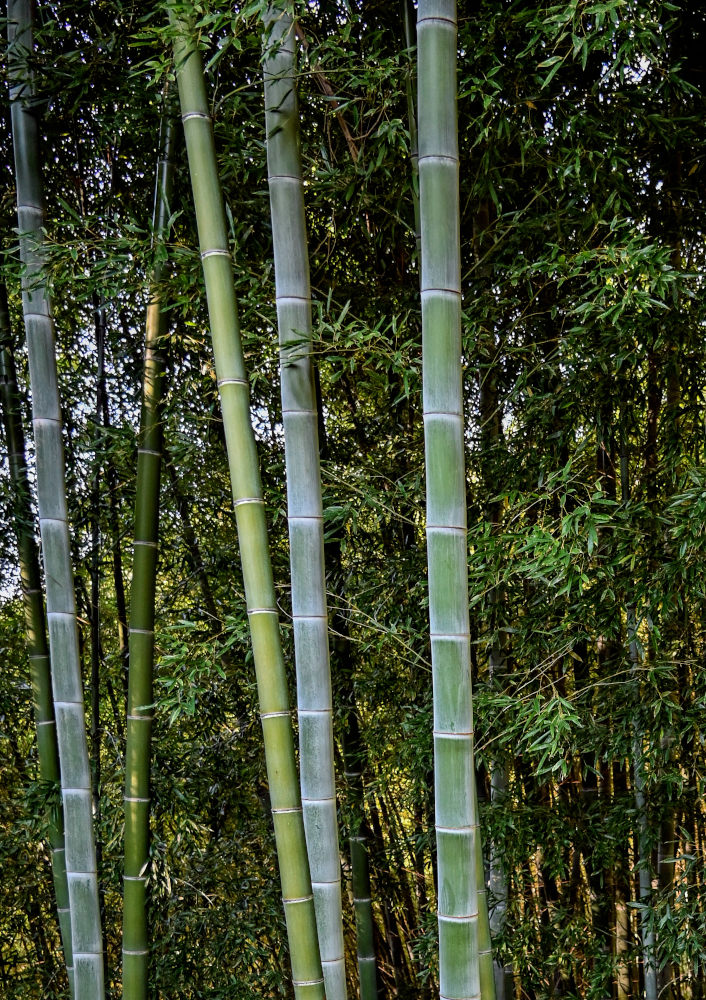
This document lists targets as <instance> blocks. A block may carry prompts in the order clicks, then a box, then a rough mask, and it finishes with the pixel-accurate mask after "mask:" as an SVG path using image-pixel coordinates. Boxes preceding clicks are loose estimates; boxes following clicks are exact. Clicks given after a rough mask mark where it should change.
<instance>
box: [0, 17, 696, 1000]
mask: <svg viewBox="0 0 706 1000" xmlns="http://www.w3.org/2000/svg"><path fill="white" fill-rule="evenodd" d="M261 6H262V5H261V4H258V3H254V4H242V5H240V7H239V9H238V10H237V11H236V12H235V13H234V12H232V11H231V10H229V9H228V8H223V7H218V6H212V5H211V4H210V3H209V2H204V3H199V4H196V5H194V8H195V11H196V17H197V26H198V32H199V38H200V44H201V47H202V49H203V54H204V57H205V62H206V64H207V66H208V72H209V79H210V83H211V94H212V96H213V117H214V124H215V132H216V144H217V149H218V154H219V166H220V175H221V181H222V184H223V188H224V194H225V198H226V207H227V215H228V219H229V225H230V235H231V239H232V249H233V254H234V260H235V277H236V284H237V290H238V295H239V301H240V307H241V326H242V331H243V337H244V343H245V349H246V354H247V361H248V365H249V369H250V371H251V374H252V385H251V391H252V418H253V422H254V425H255V429H256V434H257V438H258V443H259V448H260V458H261V466H262V474H263V483H264V488H265V498H266V507H267V512H268V519H269V524H270V531H271V547H272V558H273V563H274V571H275V581H276V584H277V587H278V598H279V603H280V608H281V613H282V614H281V618H282V632H283V637H284V641H285V646H286V649H287V650H288V651H289V652H290V653H291V647H292V642H291V607H290V597H289V591H288V576H289V563H288V548H287V526H286V515H285V508H286V501H285V482H284V458H283V450H282V427H281V425H282V421H281V413H280V402H279V398H280V397H279V386H278V375H277V344H276V340H277V337H276V322H275V309H274V283H273V277H272V248H271V233H270V220H269V203H268V197H267V168H266V158H265V135H264V103H263V93H262V71H261V47H262V39H261V33H260V20H259V16H260V13H261V9H260V8H261ZM298 7H299V10H298V13H299V36H300V41H301V50H300V68H301V79H300V100H301V108H302V119H301V129H302V156H303V162H304V177H305V196H306V201H307V222H308V227H309V252H310V257H311V269H312V289H313V294H314V342H315V356H316V362H317V388H318V390H319V393H320V404H321V405H320V410H321V432H322V433H321V458H322V471H323V484H324V510H325V529H326V558H327V573H328V592H329V594H328V596H329V609H330V614H331V622H332V626H333V642H332V669H333V676H334V711H335V737H336V753H337V764H338V778H339V803H340V822H341V829H342V836H341V844H342V847H343V859H342V864H343V874H344V886H345V885H346V879H350V858H349V855H348V845H347V835H348V834H349V833H350V832H351V831H353V833H355V832H356V831H357V830H359V829H360V828H361V825H362V826H363V827H364V828H365V829H366V831H367V835H368V844H369V848H370V866H371V878H372V898H373V912H374V917H375V948H376V953H377V956H378V968H379V978H380V990H381V993H382V995H384V996H396V997H400V998H413V997H414V998H416V997H427V996H431V995H432V994H433V993H434V991H435V990H436V989H437V974H438V970H437V959H436V933H437V932H436V921H435V917H434V913H435V893H436V885H435V848H434V842H433V835H432V833H431V832H430V831H432V830H433V811H434V803H433V777H432V720H431V674H430V659H429V641H428V635H427V631H428V622H427V593H426V560H425V548H424V495H423V491H424V482H423V442H422V417H421V398H420V395H421V375H420V370H421V332H420V331H421V324H420V315H419V270H418V257H417V248H416V241H415V211H414V197H413V194H414V187H415V183H416V182H415V179H414V173H413V168H412V161H411V156H410V153H411V148H410V128H409V122H410V112H412V113H413V111H414V107H413V103H414V102H413V101H412V104H411V105H410V102H409V94H410V93H411V94H412V95H413V94H414V85H413V79H412V78H413V74H414V52H413V51H412V50H411V49H410V48H409V47H408V45H407V41H406V39H405V31H404V16H403V14H404V5H397V4H391V3H385V2H378V0H368V2H361V3H348V2H343V0H341V2H338V3H328V4H317V3H313V2H310V3H301V4H299V5H298ZM38 14H39V31H38V32H37V39H36V43H37V65H36V67H35V72H36V75H37V83H38V87H39V91H40V93H41V95H42V98H41V100H40V101H39V102H38V106H37V114H38V115H41V122H42V129H43V135H44V164H43V168H44V177H45V189H46V197H47V236H48V241H49V254H50V280H51V283H52V290H53V297H54V311H55V315H56V324H57V332H58V338H59V348H60V370H59V375H60V388H61V393H62V401H63V410H64V421H65V440H66V454H67V476H68V483H69V498H70V517H71V523H72V529H73V546H74V565H75V567H76V590H77V600H78V605H79V614H80V623H81V638H82V651H83V657H84V666H85V676H86V679H87V683H88V692H89V693H88V696H87V704H88V705H89V707H91V706H92V709H91V711H92V718H90V719H89V729H90V736H91V739H90V748H91V753H92V759H93V774H94V781H95V788H96V794H97V801H98V803H99V808H98V809H97V811H96V820H97V829H98V836H99V847H100V852H99V856H100V875H101V884H102V891H103V905H104V916H105V919H104V925H105V943H106V956H107V969H108V977H107V981H108V983H109V984H110V995H111V996H119V995H120V985H119V982H120V976H119V972H120V970H119V966H120V927H121V924H120V911H121V876H122V844H121V826H122V822H123V819H122V817H123V812H122V794H123V764H124V738H125V721H124V697H125V648H126V647H125V643H126V631H125V629H126V621H127V619H126V608H125V599H126V598H125V596H124V594H125V593H126V594H127V600H128V601H129V589H130V587H129V585H130V570H131V566H130V558H131V555H130V553H131V548H130V542H131V538H132V531H133V528H132V516H133V510H134V484H135V468H136V465H135V461H136V460H135V433H136V425H137V420H138V416H139V414H138V410H139V392H140V379H141V367H142V339H143V332H142V331H143V329H144V313H145V306H146V301H147V288H148V283H149V278H150V274H151V273H152V269H153V264H154V258H155V254H157V255H160V257H161V258H162V259H163V260H164V262H165V274H166V277H165V279H164V282H163V290H162V298H163V302H164V303H165V307H166V308H167V309H168V316H169V337H168V344H167V350H168V362H167V369H168V374H167V385H166V400H165V404H164V434H165V450H166V470H165V472H164V475H163V488H162V515H161V522H160V532H161V546H160V562H159V586H158V607H157V623H158V624H157V628H158V637H157V647H158V677H157V698H156V708H157V710H156V719H155V726H154V731H153V738H154V762H153V773H152V782H153V797H154V802H155V806H154V813H153V822H152V830H153V841H152V854H151V870H150V887H151V921H150V924H151V933H152V941H153V963H152V975H153V981H154V989H155V996H159V997H165V998H166V997H173V996H180V997H185V998H189V1000H191V998H193V1000H196V998H201V997H204V998H205V997H209V998H218V997H223V998H226V997H228V998H236V1000H247V998H251V997H252V998H255V997H263V996H265V997H277V996H289V995H290V989H291V988H290V986H289V985H288V978H287V977H288V966H287V957H286V946H285V944H284V941H285V936H284V922H283V917H282V914H281V903H280V900H279V886H278V882H277V874H276V867H275V860H274V850H273V844H272V834H271V829H270V818H269V808H268V802H267V784H266V778H265V770H264V761H263V756H262V749H261V733H260V726H259V722H258V718H257V703H256V696H255V688H254V675H253V671H252V658H251V653H250V650H249V640H248V634H247V621H246V616H245V606H244V601H243V594H242V582H241V576H240V572H239V568H238V567H239V556H238V542H237V538H236V537H235V532H234V523H233V518H232V511H231V503H230V496H229V486H228V474H227V468H226V464H225V456H224V447H223V432H222V425H221V418H220V413H219V408H218V404H217V393H216V386H215V376H214V372H213V362H212V357H211V351H210V346H209V343H208V339H207V332H206V331H207V321H206V313H205V302H204V295H203V287H202V279H201V270H200V265H199V259H198V252H197V245H198V244H197V239H196V235H195V223H194V218H193V213H192V208H191V196H190V192H189V187H188V175H187V172H186V168H185V155H184V151H183V148H182V147H181V146H179V148H178V152H177V169H176V176H175V191H174V195H173V198H172V206H171V209H172V213H171V219H170V232H169V237H168V240H167V241H166V243H165V244H164V245H161V244H157V245H156V248H155V249H153V248H152V247H151V242H150V228H151V227H150V218H151V212H152V201H153V187H154V172H155V166H156V157H157V143H158V131H159V116H160V110H161V107H162V94H163V90H164V88H165V85H166V84H168V83H171V79H172V74H173V69H172V66H171V61H170V53H171V41H172V38H171V33H170V29H169V27H168V18H167V14H166V11H165V10H164V9H162V8H161V7H159V6H158V7H156V8H155V9H151V10H148V11H147V12H146V11H145V8H144V6H143V5H137V4H131V3H127V2H125V3H121V2H120V0H100V2H95V0H94V2H93V3H91V4H87V3H84V2H83V0H73V2H71V3H62V4H51V3H46V4H44V3H43V4H40V5H39V8H38ZM459 18H460V21H459V47H460V48H459V51H460V56H459V103H458V113H459V139H460V148H461V210H462V218H461V226H462V228H461V234H462V255H463V256H462V264H463V267H462V273H463V293H464V363H465V383H464V385H465V392H466V420H467V427H466V436H467V467H468V475H467V493H468V520H469V550H468V552H469V580H470V593H471V600H470V605H471V630H472V639H473V646H472V649H473V666H474V678H475V686H476V724H475V726H476V734H477V735H476V741H477V752H478V757H479V760H478V768H479V770H478V777H479V789H480V794H481V796H482V799H483V802H482V807H483V808H482V819H483V824H484V835H485V843H486V847H487V848H488V850H487V853H488V859H489V860H488V867H489V877H490V883H491V885H490V888H491V907H492V906H493V904H495V919H494V928H495V932H496V937H495V947H496V951H497V954H498V956H499V959H500V961H501V962H502V964H503V965H505V966H506V968H507V969H508V975H509V976H511V977H512V982H513V988H514V995H515V996H516V997H518V998H519V997H522V998H536V1000H540V998H545V997H554V996H564V997H571V998H578V997H581V998H604V997H606V996H610V995H612V996H614V997H616V998H623V997H637V996H640V995H642V993H641V991H642V989H643V987H642V985H641V983H642V976H643V972H642V968H643V954H642V950H641V944H640V935H641V934H643V935H644V934H645V933H646V931H647V930H648V929H652V930H654V932H655V938H656V949H657V953H656V954H657V966H658V979H659V985H660V990H661V993H660V996H661V997H665V998H671V1000H697V998H701V997H703V996H704V995H706V966H705V963H706V896H705V894H704V884H705V882H706V879H705V874H706V873H705V855H704V851H705V850H706V814H705V813H704V805H703V803H704V788H705V782H706V759H705V757H704V745H703V739H704V722H703V720H704V711H705V709H706V682H705V681H704V677H705V676H706V675H705V673H704V671H703V669H701V665H703V660H704V655H705V654H706V646H705V643H706V633H705V629H706V604H705V602H706V589H705V588H706V576H705V574H704V568H703V566H704V554H705V550H706V541H705V539H706V535H705V534H704V523H705V518H706V455H705V454H704V443H703V432H704V424H705V416H706V414H705V411H704V382H705V381H706V355H705V347H704V337H703V332H704V319H705V307H704V295H703V273H704V263H705V261H704V251H703V246H704V230H705V228H706V225H705V224H706V218H705V217H704V198H703V191H704V170H705V169H706V168H705V167H704V156H705V155H706V131H705V128H706V126H705V124H704V122H705V121H706V116H705V114H704V112H705V110H706V107H705V101H704V97H705V91H704V80H703V50H704V47H705V46H706V21H705V19H704V15H703V13H701V12H700V11H698V10H697V11H694V10H693V9H692V8H691V7H687V5H686V4H684V3H682V2H679V3H671V2H669V3H668V2H658V0H642V2H637V0H605V2H593V0H572V2H567V3H560V4H552V3H545V4H539V5H533V4H529V3H527V2H525V0H516V2H501V0H482V2H480V3H474V4H471V3H461V4H459ZM410 84H412V85H411V86H410ZM167 99H168V98H167ZM8 132H9V130H7V129H4V130H2V133H0V151H1V152H0V170H1V171H2V188H1V189H0V210H1V212H2V218H3V221H4V228H3V233H4V236H3V251H4V253H3V258H2V269H3V281H4V283H5V284H6V287H7V291H8V296H9V302H10V310H11V319H12V326H13V336H14V344H15V347H16V363H17V366H18V369H19V371H20V375H21V377H22V378H25V377H26V358H25V354H24V352H23V348H22V345H21V341H22V336H21V334H20V330H21V327H22V322H21V311H20V301H19V279H20V265H19V262H18V256H17V251H16V237H15V234H14V233H13V229H15V228H16V221H15V216H14V214H13V213H14V187H13V185H14V181H13V177H12V166H11V164H12V151H11V148H10V146H9V139H8ZM103 320H104V322H103ZM98 343H99V345H100V346H98ZM101 358H103V359H104V360H102V361H101V360H100V359H101ZM25 384H26V382H25ZM27 447H28V451H29V453H30V455H31V452H32V446H31V442H30V441H29V440H28V445H27ZM0 490H1V492H0V499H1V501H2V510H1V511H0V516H1V517H2V528H1V530H0V559H1V562H0V570H1V571H2V584H1V587H2V589H1V590H0V600H1V601H2V615H0V633H1V636H0V647H1V648H2V650H3V662H4V669H3V671H2V674H1V675H0V720H1V723H0V740H1V741H2V743H1V744H0V745H1V746H2V752H1V753H0V789H1V791H0V831H1V833H0V864H1V866H2V879H1V881H0V892H1V893H2V897H1V902H0V981H1V982H2V990H3V993H4V995H5V996H7V997H8V998H11V997H16V998H20V997H22V998H28V997H40V996H41V997H45V998H50V997H55V996H56V997H58V996H63V995H65V988H66V987H65V981H64V973H63V971H62V959H61V953H60V949H59V937H58V929H57V926H56V922H55V919H54V916H53V907H54V904H53V900H52V898H51V877H50V874H49V862H48V857H49V855H48V851H47V849H46V848H45V846H44V843H43V840H42V837H43V835H44V834H45V827H46V823H47V820H46V805H47V803H49V804H50V805H51V807H52V808H57V802H58V799H57V795H56V791H55V789H54V788H47V787H45V786H44V785H43V784H42V783H41V782H39V781H38V776H37V775H38V772H37V761H36V751H35V749H34V743H35V737H34V730H33V725H32V712H31V691H30V688H29V683H28V676H29V674H28V670H27V666H26V656H25V650H24V638H23V618H22V608H21V602H20V598H19V579H18V573H17V568H16V558H17V557H16V545H15V541H14V535H13V533H12V514H13V510H14V501H13V493H12V488H11V482H10V478H9V473H7V472H6V470H5V466H3V478H2V479H1V480H0ZM97 622H99V623H100V629H99V630H98V629H97V628H95V627H94V628H93V629H92V628H91V625H92V623H93V624H94V626H95V623H97ZM289 662H291V655H290V656H289ZM92 664H93V667H94V669H93V671H92V669H91V667H92ZM292 690H293V682H292ZM357 772H361V775H362V788H361V785H360V783H359V782H358V781H357V780H356V778H355V774H356V773H357ZM347 776H348V777H347ZM636 785H640V786H641V789H642V791H643V793H644V799H645V802H644V806H640V805H639V804H638V798H639V797H638V796H636V790H639V789H636ZM361 807H362V809H363V813H362V815H361V812H360V810H361ZM491 856H492V861H491ZM640 868H642V869H643V870H647V871H648V872H649V875H650V881H651V888H650V892H649V895H648V896H644V894H642V895H641V890H640V879H639V870H640ZM643 881H644V879H643ZM493 893H494V894H495V899H493V898H492V894H493ZM345 896H346V892H345V889H344V907H345V909H346V912H345V914H344V916H345V921H346V948H347V949H348V954H347V959H348V966H349V973H350V975H351V977H352V976H353V973H354V968H355V961H354V957H355V948H356V944H355V937H354V933H353V912H352V905H351V904H350V902H346V900H345ZM498 902H499V903H500V905H498ZM505 904H506V905H505ZM503 910H505V912H504V913H503V912H502V911H503ZM501 917H502V919H501ZM491 919H492V918H491ZM354 992H355V986H354V983H353V980H352V979H351V995H354ZM509 995H510V993H508V996H509Z"/></svg>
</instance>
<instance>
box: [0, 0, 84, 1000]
mask: <svg viewBox="0 0 706 1000" xmlns="http://www.w3.org/2000/svg"><path fill="white" fill-rule="evenodd" d="M7 13H8V36H9V48H8V72H9V76H10V109H11V117H12V138H13V146H14V156H15V177H16V183H17V216H18V224H19V231H20V256H21V259H22V262H23V264H24V267H25V273H24V277H23V282H22V306H23V312H24V318H25V329H26V333H27V350H28V355H29V367H30V383H31V387H32V423H33V427H34V439H35V447H36V452H37V496H38V507H39V528H40V533H41V538H42V556H43V560H44V575H45V580H46V595H47V621H48V625H49V648H50V657H51V671H52V686H53V694H54V710H55V716H56V732H57V742H58V747H59V760H60V765H61V786H62V796H63V803H64V823H65V839H66V877H67V883H68V890H69V901H70V908H71V938H72V951H73V962H74V986H75V996H76V1000H101V998H102V997H103V995H104V989H103V942H102V933H101V922H100V909H99V903H98V877H97V872H96V852H95V841H94V834H93V815H92V810H91V777H90V769H89V764H88V750H87V746H86V726H85V715H84V708H83V687H82V683H81V670H80V664H79V650H78V632H77V628H76V603H75V594H74V584H73V572H72V567H71V550H70V544H69V527H68V522H67V512H66V487H65V480H64V454H63V442H62V434H61V409H60V404H59V392H58V387H57V377H56V354H55V346H54V324H53V320H52V315H51V304H50V299H49V293H48V289H47V284H46V279H45V276H44V252H43V235H42V227H43V223H44V217H43V216H44V213H43V208H42V204H43V198H42V184H41V172H40V156H39V128H38V120H37V116H36V114H35V113H33V112H34V110H35V109H34V108H33V106H32V104H33V100H34V85H33V80H32V78H31V75H30V74H28V71H27V58H28V56H30V55H31V53H32V50H33V39H32V16H31V4H30V3H29V0H10V2H9V3H8V11H7Z"/></svg>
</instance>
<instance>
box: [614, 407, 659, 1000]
mask: <svg viewBox="0 0 706 1000" xmlns="http://www.w3.org/2000/svg"><path fill="white" fill-rule="evenodd" d="M620 483H621V500H622V502H623V506H627V505H628V503H629V502H630V494H631V489H630V469H629V460H628V451H627V441H626V434H625V429H624V427H623V426H621V428H620ZM626 617H627V627H628V651H629V656H630V672H631V674H632V679H633V683H634V685H635V689H636V692H637V693H638V694H639V690H640V674H639V671H640V649H639V646H638V643H637V621H636V618H635V607H634V605H632V604H628V605H627V607H626ZM632 757H633V787H634V789H635V806H636V808H637V837H636V841H637V845H636V853H637V872H638V886H639V900H638V901H639V903H640V904H641V909H640V938H641V949H640V950H641V952H642V975H643V992H644V997H645V1000H657V997H658V994H659V989H658V983H657V956H656V944H657V942H656V939H655V933H654V930H653V929H652V927H651V926H650V925H651V920H650V913H649V907H650V905H651V898H652V873H651V871H650V868H651V861H650V855H651V851H650V844H649V831H648V829H647V796H646V791H645V787H646V783H645V764H644V752H643V735H642V732H641V728H640V725H639V721H638V719H637V717H636V716H634V717H633V738H632Z"/></svg>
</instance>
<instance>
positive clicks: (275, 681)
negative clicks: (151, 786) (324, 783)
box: [172, 7, 324, 1000]
mask: <svg viewBox="0 0 706 1000" xmlns="http://www.w3.org/2000/svg"><path fill="white" fill-rule="evenodd" d="M182 10H183V7H180V16H179V17H178V18H177V17H176V16H175V15H174V14H173V15H172V23H173V25H174V27H175V29H176V34H175V44H174V58H175V64H176V75H177V82H178V85H179V97H180V102H181V115H182V121H183V124H184V135H185V138H186V149H187V155H188V160H189V172H190V174H191V185H192V191H193V197H194V205H195V210H196V222H197V227H198V232H199V244H200V250H201V260H202V264H203V273H204V282H205V285H206V298H207V303H208V312H209V319H210V326H211V338H212V341H213V353H214V358H215V364H216V378H217V381H218V388H219V394H220V399H221V408H222V413H223V428H224V432H225V438H226V449H227V453H228V464H229V468H230V479H231V486H232V491H233V501H234V506H235V514H236V522H237V529H238V539H239V543H240V555H241V563H242V570H243V578H244V583H245V598H246V603H247V611H248V620H249V623H250V635H251V640H252V646H253V655H254V660H255V673H256V677H257V688H258V697H259V702H260V715H261V720H262V729H263V736H264V744H265V760H266V764H267V774H268V779H269V791H270V800H271V806H272V816H273V821H274V828H275V840H276V845H277V855H278V859H279V869H280V879H281V882H282V896H283V902H284V912H285V919H286V923H287V934H288V938H289V951H290V959H291V963H292V976H293V981H294V993H295V997H296V998H297V1000H323V997H324V982H323V974H322V969H321V960H320V957H319V946H318V940H317V931H316V918H315V913H314V901H313V894H312V890H311V877H310V873H309V862H308V859H307V852H306V840H305V835H304V822H303V819H302V808H301V800H300V795H299V782H298V779H297V768H296V762H295V757H294V736H293V732H292V720H291V714H290V707H289V692H288V689H287V679H286V673H285V669H284V660H283V656H282V646H281V638H280V633H279V618H278V613H277V604H276V599H275V591H274V583H273V579H272V566H271V563H270V554H269V548H268V539H267V527H266V524H265V511H264V503H263V499H262V488H261V484H260V470H259V463H258V457H257V449H256V445H255V436H254V433H253V429H252V425H251V422H250V393H249V386H248V379H247V373H246V370H245V364H244V360H243V350H242V345H241V340H240V328H239V324H238V315H237V302H236V297H235V285H234V280H233V270H232V261H231V256H230V251H229V246H228V236H227V227H226V217H225V211H224V207H223V196H222V193H221V186H220V181H219V178H218V171H217V166H216V152H215V146H214V141H213V132H212V127H211V119H210V114H209V105H208V100H207V97H206V86H205V81H204V73H203V65H202V60H201V56H200V53H199V52H198V50H197V48H196V45H195V43H194V40H193V35H192V33H191V30H190V27H189V25H188V23H187V22H186V21H185V19H184V16H183V14H181V11H182Z"/></svg>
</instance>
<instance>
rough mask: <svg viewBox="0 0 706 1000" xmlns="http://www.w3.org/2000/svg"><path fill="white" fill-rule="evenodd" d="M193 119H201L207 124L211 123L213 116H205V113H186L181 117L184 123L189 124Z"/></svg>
mask: <svg viewBox="0 0 706 1000" xmlns="http://www.w3.org/2000/svg"><path fill="white" fill-rule="evenodd" d="M191 118H200V119H201V121H206V122H210V121H211V116H210V115H207V114H205V112H203V111H186V112H185V113H184V114H183V115H182V116H181V120H182V122H188V121H189V119H191Z"/></svg>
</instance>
